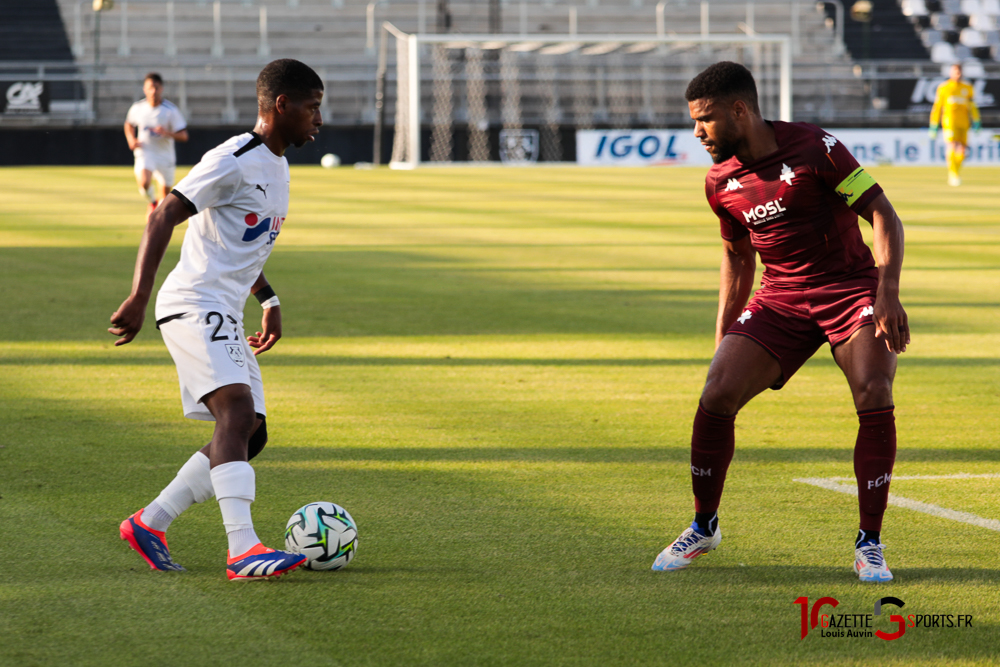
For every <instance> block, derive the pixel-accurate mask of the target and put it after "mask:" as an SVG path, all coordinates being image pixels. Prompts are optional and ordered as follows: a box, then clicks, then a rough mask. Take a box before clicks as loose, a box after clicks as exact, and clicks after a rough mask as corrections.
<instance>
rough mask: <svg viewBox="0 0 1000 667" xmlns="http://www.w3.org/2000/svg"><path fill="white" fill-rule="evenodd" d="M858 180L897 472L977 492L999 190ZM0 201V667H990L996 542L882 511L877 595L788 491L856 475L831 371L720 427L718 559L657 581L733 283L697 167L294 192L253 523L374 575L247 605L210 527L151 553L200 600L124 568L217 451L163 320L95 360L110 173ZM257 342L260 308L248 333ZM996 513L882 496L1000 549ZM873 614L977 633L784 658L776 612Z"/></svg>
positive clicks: (117, 222)
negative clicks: (893, 292)
mask: <svg viewBox="0 0 1000 667" xmlns="http://www.w3.org/2000/svg"><path fill="white" fill-rule="evenodd" d="M873 171H874V173H875V176H876V177H877V178H878V180H879V181H880V182H881V183H882V184H883V186H884V187H885V189H886V191H887V192H888V194H889V197H890V199H891V200H892V201H893V202H894V204H895V205H896V207H897V209H898V210H899V212H900V214H901V216H902V218H903V221H904V223H905V224H906V226H907V250H906V262H905V267H904V273H903V287H902V297H903V302H904V305H905V306H906V307H907V309H908V312H909V314H910V318H911V324H912V328H913V344H912V346H911V348H910V350H909V351H908V352H906V354H905V355H903V356H902V357H901V359H900V366H899V373H898V377H897V383H896V404H897V424H898V428H899V456H898V462H897V465H896V471H895V472H896V475H898V476H903V475H951V474H956V473H969V474H985V473H998V472H1000V450H998V449H997V447H996V438H997V433H998V430H1000V429H998V426H1000V416H998V415H1000V409H998V408H1000V387H998V364H1000V359H998V355H997V349H998V348H1000V333H997V332H998V330H1000V298H998V297H997V295H998V294H1000V235H998V234H1000V216H998V214H997V201H998V198H1000V170H991V169H968V170H966V173H965V175H964V180H965V184H964V185H963V186H962V188H961V189H958V190H955V189H948V188H947V187H946V186H945V185H944V180H945V174H944V170H943V169H900V168H895V169H893V168H880V169H875V170H873ZM0 175H2V178H0V189H2V192H0V277H2V284H3V285H4V286H5V289H4V298H5V302H6V307H5V309H4V316H3V324H2V325H0V340H2V343H3V344H2V346H0V369H2V370H0V638H2V641H0V664H3V665H18V666H20V665H57V664H58V665H69V664H71V665H100V666H102V667H105V666H108V665H138V664H142V665H208V664H253V665H285V664H290V663H291V664H316V665H351V666H352V667H353V666H356V665H544V666H547V665H660V664H669V665H682V664H692V663H697V664H713V665H725V664H733V663H736V662H740V663H746V664H760V665H782V664H784V665H796V664H821V665H830V664H897V665H914V664H927V665H930V664H949V665H958V664H994V662H995V659H996V655H997V646H1000V629H998V628H1000V598H998V595H997V590H998V588H997V587H998V584H1000V558H998V556H1000V534H998V533H997V532H993V531H990V530H987V529H984V528H979V527H975V526H970V525H967V524H962V523H957V522H954V521H949V520H946V519H941V518H936V517H933V516H928V515H926V514H920V513H917V512H914V511H911V510H906V509H901V508H895V507H890V509H889V511H888V514H887V519H886V524H885V529H884V531H883V539H884V541H885V542H886V543H887V544H888V545H889V548H888V550H887V557H888V559H889V564H890V566H891V567H892V569H893V572H894V573H895V575H896V581H895V582H894V583H892V584H891V585H886V586H880V587H872V586H863V585H861V584H859V583H857V581H856V579H855V577H854V576H853V574H852V572H851V571H850V565H851V562H852V557H853V545H852V539H853V536H854V533H855V530H856V526H857V523H856V511H857V510H856V501H855V500H854V499H853V498H851V497H848V496H845V495H841V494H837V493H833V492H830V491H826V490H823V489H819V488H815V487H812V486H808V485H804V484H801V483H798V482H794V481H792V480H793V479H795V478H804V477H837V476H840V477H845V476H850V475H852V464H851V460H852V458H851V457H852V447H853V443H854V438H855V433H856V427H857V422H856V417H855V415H854V410H853V407H852V405H851V400H850V395H849V392H848V389H847V383H846V381H845V380H844V379H843V377H842V376H841V374H840V372H839V371H838V370H837V368H836V366H835V365H834V364H833V362H832V359H831V357H830V354H829V351H828V350H827V349H823V350H821V351H820V352H819V353H818V354H817V355H816V357H815V358H814V359H813V360H811V361H810V362H809V363H808V364H807V365H806V366H805V367H804V368H803V369H802V370H801V371H800V372H799V374H797V375H796V376H795V378H794V379H793V380H792V381H791V382H790V383H789V384H788V386H787V387H786V388H785V389H784V390H782V391H780V392H768V393H766V394H765V395H762V396H760V397H759V398H758V399H756V400H754V401H753V402H752V403H751V404H750V405H749V406H748V407H747V408H745V409H744V410H743V412H742V413H741V415H740V417H739V419H738V421H737V450H736V458H735V460H734V462H733V465H732V467H731V469H730V476H729V480H728V482H727V488H726V494H725V496H724V498H723V506H722V511H721V515H720V516H721V526H722V529H723V533H724V536H725V537H724V540H723V542H722V545H721V547H720V549H719V550H718V551H716V552H714V553H712V554H710V555H708V556H706V557H704V558H702V559H700V560H699V561H698V562H697V563H696V564H695V565H694V566H693V567H691V568H689V569H688V570H686V571H683V572H679V573H664V574H654V573H652V572H650V571H649V566H650V564H651V563H652V561H653V558H654V557H655V556H656V554H657V552H659V551H660V550H661V549H662V548H663V547H664V546H666V545H667V544H668V543H669V542H670V541H671V540H672V539H673V538H674V537H675V536H676V535H677V533H678V532H679V531H680V530H681V529H682V528H684V527H685V525H687V523H689V522H690V519H691V515H692V499H691V492H690V479H689V472H688V467H687V463H686V462H687V460H688V447H689V438H690V423H691V419H692V417H693V413H694V409H695V406H696V404H697V397H698V393H699V391H700V388H701V384H702V382H703V380H704V375H705V372H706V369H707V366H708V361H709V359H710V357H711V354H712V347H713V326H714V318H715V310H716V296H717V289H718V263H719V259H720V253H721V249H720V245H719V240H718V230H717V225H716V223H715V222H714V220H713V218H712V216H711V214H710V212H709V210H708V208H707V205H706V204H705V201H704V197H703V195H702V191H703V190H702V179H703V175H704V174H703V170H700V169H646V170H631V169H616V170H600V169H593V170H583V169H569V168H566V169H563V168H553V169H523V170H509V169H474V170H473V169H469V170H450V169H448V170H446V169H424V170H420V171H416V172H411V173H399V172H388V171H384V170H383V171H355V170H352V169H337V170H333V171H324V170H321V169H319V168H308V167H296V168H293V170H292V206H291V211H290V213H289V216H288V222H287V224H286V225H285V227H284V229H283V231H282V234H281V238H280V240H279V242H278V247H277V248H276V250H275V252H274V254H273V256H272V258H271V260H270V262H269V263H268V266H267V269H266V272H267V275H268V277H269V279H270V280H271V282H272V284H273V285H274V286H275V287H276V289H277V291H278V293H279V294H280V295H281V299H282V308H283V311H284V320H285V321H284V325H285V338H284V339H283V340H282V341H281V342H280V343H279V344H278V346H277V347H276V348H275V349H274V350H273V351H271V352H269V353H267V354H266V355H264V357H263V358H262V360H261V361H262V367H263V373H264V378H265V388H266V391H267V397H268V417H269V418H268V426H269V431H270V434H271V442H270V444H269V445H268V447H267V449H266V450H265V451H264V453H263V454H262V455H261V456H260V457H259V458H258V459H257V460H255V462H254V464H255V468H256V469H257V483H258V497H257V502H256V503H255V504H254V518H255V523H256V526H257V529H258V533H259V534H260V535H261V537H262V538H263V539H264V540H265V543H266V544H269V545H273V546H278V545H279V544H280V542H281V536H282V530H283V528H284V524H285V521H286V520H287V518H288V516H289V515H291V513H292V512H293V511H294V510H295V509H296V508H298V507H299V506H301V505H303V504H305V503H306V502H310V501H314V500H329V501H333V502H337V503H339V504H341V505H344V506H345V507H347V508H348V509H349V510H350V511H351V512H352V514H353V515H354V517H355V518H356V519H357V521H358V523H359V527H360V536H361V537H360V549H359V552H358V556H357V558H356V560H355V561H354V562H353V563H352V564H351V565H350V566H349V567H348V568H347V569H345V570H343V571H340V572H334V573H314V572H307V571H303V572H295V573H293V574H291V575H290V576H288V577H287V578H283V579H282V580H281V581H278V582H263V583H257V584H245V585H236V584H232V583H230V582H228V581H227V580H226V578H225V574H224V572H223V568H224V565H225V561H224V558H225V550H226V541H225V535H224V532H223V527H222V524H221V518H220V515H219V511H218V506H217V504H216V503H215V502H214V501H210V502H208V503H205V504H204V505H200V506H196V507H194V508H192V509H191V510H190V511H189V512H187V513H185V514H184V515H183V516H182V517H181V518H180V519H178V520H177V521H176V522H175V524H174V525H173V526H172V527H171V530H170V534H169V539H170V544H171V548H172V551H173V553H174V556H175V558H176V559H177V560H178V561H179V562H180V563H182V564H184V565H185V566H186V567H187V568H188V570H189V571H188V572H187V573H183V574H175V573H161V572H153V571H150V570H149V569H148V568H147V567H146V565H145V564H144V563H143V562H142V561H141V560H140V559H139V557H138V556H137V555H136V554H134V553H133V552H131V551H130V550H129V549H128V548H127V546H126V545H125V543H124V542H121V541H119V539H118V534H117V526H118V524H119V522H120V521H121V520H122V519H124V518H125V517H126V516H128V515H129V514H130V513H132V512H134V511H135V510H136V509H138V508H139V507H141V506H142V505H144V504H145V503H148V502H149V501H150V500H152V498H153V497H155V495H156V494H157V493H158V491H159V490H160V488H162V487H163V486H164V485H165V484H166V483H167V482H168V481H169V480H170V479H172V477H173V475H174V473H175V471H176V469H177V468H178V467H179V466H180V465H181V464H182V463H183V462H184V460H186V459H187V457H188V456H189V455H190V454H191V452H192V451H193V450H194V449H195V448H197V447H199V446H201V445H202V444H204V443H205V442H207V440H208V439H209V437H210V426H209V425H207V424H205V423H199V422H192V421H188V420H184V419H183V418H182V416H181V413H180V401H179V396H178V391H177V386H176V374H175V372H174V368H173V365H172V363H171V361H170V358H169V355H168V354H167V352H166V350H165V348H164V347H163V344H162V342H161V341H160V339H159V335H158V333H157V332H156V330H155V328H154V327H153V325H152V321H151V319H147V323H146V324H147V326H146V329H145V330H144V331H143V332H142V333H141V334H140V337H139V339H138V340H137V341H136V342H135V343H133V344H131V345H129V346H126V347H125V348H121V349H115V348H113V347H112V341H113V339H112V337H111V336H110V335H108V334H106V333H105V329H106V327H107V326H108V317H109V315H110V314H111V312H112V311H113V310H114V309H115V308H116V307H117V305H118V304H119V303H120V302H121V300H122V299H123V298H124V297H125V296H126V295H127V293H128V289H129V285H130V280H131V274H132V266H133V263H134V259H135V253H136V247H137V244H138V239H139V236H140V234H141V228H142V215H143V204H142V202H141V201H140V200H139V198H138V197H137V195H136V193H135V186H134V183H133V180H132V175H131V170H130V169H128V168H58V169H42V168H26V169H4V170H2V172H0ZM865 226H866V227H867V225H865ZM182 233H183V232H182V231H179V232H178V233H177V235H176V237H175V243H174V245H173V246H172V248H171V250H170V251H169V253H168V256H167V259H166V260H165V262H164V267H163V268H162V269H161V272H160V279H161V280H162V279H163V277H165V275H166V273H167V272H168V271H169V269H170V268H172V266H173V264H174V263H175V262H176V259H177V254H178V248H179V242H180V239H181V236H182ZM868 237H869V238H870V234H869V235H868ZM259 316H260V312H259V307H258V306H257V305H256V303H252V300H251V305H250V306H248V309H247V315H246V318H247V329H248V330H249V329H250V328H251V327H253V326H254V323H255V322H257V321H259ZM151 317H152V314H151V313H150V318H151ZM998 486H1000V480H996V479H973V480H946V481H945V480H935V481H926V480H912V481H907V480H900V481H897V482H894V483H893V492H894V493H895V494H898V495H901V496H904V497H908V498H912V499H914V500H919V501H921V502H924V503H931V504H936V505H939V506H942V507H948V508H951V509H957V510H964V511H967V512H972V513H974V514H977V515H979V516H981V517H984V518H987V519H1000V504H998V501H997V491H998ZM887 595H891V596H894V597H897V598H900V599H902V600H903V601H905V603H906V607H905V609H904V610H902V611H900V610H898V609H896V608H894V607H887V609H891V612H890V613H904V614H954V615H958V614H971V615H972V616H973V626H972V627H971V628H968V629H956V628H923V627H919V628H910V629H908V630H907V632H906V634H905V635H904V636H903V637H901V638H900V639H898V640H895V641H890V642H887V641H883V640H881V639H879V638H846V637H844V638H839V637H823V636H820V630H821V629H820V628H817V629H816V630H813V631H811V632H810V634H809V635H808V636H807V637H806V638H805V639H804V640H802V639H800V626H799V613H800V611H799V609H800V608H799V607H798V606H797V605H795V604H794V601H795V600H796V599H797V598H799V597H801V596H807V597H808V598H809V599H810V602H812V601H815V600H816V599H818V598H820V597H823V596H830V597H834V598H836V599H837V600H838V601H839V607H837V609H836V610H835V613H844V614H866V613H871V612H872V608H873V605H874V602H875V600H876V599H878V598H879V597H881V596H887ZM833 611H834V610H832V608H830V607H826V608H825V609H824V612H825V613H830V612H833ZM887 616H888V614H886V615H883V616H881V617H879V618H876V619H874V627H873V628H872V629H873V630H874V629H882V630H884V631H886V632H891V631H892V630H894V629H895V624H892V623H890V622H889V620H888V618H887Z"/></svg>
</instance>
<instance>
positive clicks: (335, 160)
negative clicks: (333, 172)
mask: <svg viewBox="0 0 1000 667" xmlns="http://www.w3.org/2000/svg"><path fill="white" fill-rule="evenodd" d="M319 163H320V164H321V165H323V166H324V167H326V168H327V169H333V168H334V167H339V166H340V158H339V157H337V156H336V155H334V154H333V153H327V154H326V155H324V156H323V157H322V158H320V161H319Z"/></svg>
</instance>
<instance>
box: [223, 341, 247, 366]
mask: <svg viewBox="0 0 1000 667" xmlns="http://www.w3.org/2000/svg"><path fill="white" fill-rule="evenodd" d="M226 352H228V353H229V358H230V359H232V360H233V363H234V364H236V365H237V366H239V367H240V368H243V365H244V364H246V362H247V358H246V355H245V354H243V346H242V345H241V344H239V343H226Z"/></svg>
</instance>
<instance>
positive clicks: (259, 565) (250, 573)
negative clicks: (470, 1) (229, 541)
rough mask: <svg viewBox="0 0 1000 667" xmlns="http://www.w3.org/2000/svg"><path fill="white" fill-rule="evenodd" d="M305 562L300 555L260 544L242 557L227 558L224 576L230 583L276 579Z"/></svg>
mask: <svg viewBox="0 0 1000 667" xmlns="http://www.w3.org/2000/svg"><path fill="white" fill-rule="evenodd" d="M305 562H306V557H305V556H303V555H302V554H293V553H292V552H291V551H275V550H274V549H268V548H267V547H265V546H264V545H263V544H261V543H260V542H258V543H257V546H255V547H253V548H252V549H250V550H249V551H247V552H246V553H245V554H243V555H242V556H237V557H236V558H232V557H230V558H229V564H228V566H227V567H226V576H228V577H229V580H230V581H252V580H254V579H277V578H278V577H280V576H281V575H283V574H285V573H286V572H291V571H292V570H294V569H295V568H297V567H298V566H299V565H302V564H303V563H305Z"/></svg>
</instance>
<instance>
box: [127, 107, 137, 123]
mask: <svg viewBox="0 0 1000 667" xmlns="http://www.w3.org/2000/svg"><path fill="white" fill-rule="evenodd" d="M135 116H136V108H135V104H133V105H132V106H130V107H129V108H128V115H127V116H125V122H126V123H128V124H129V125H136V126H137V125H139V121H138V120H137V119H136V117H135Z"/></svg>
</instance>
